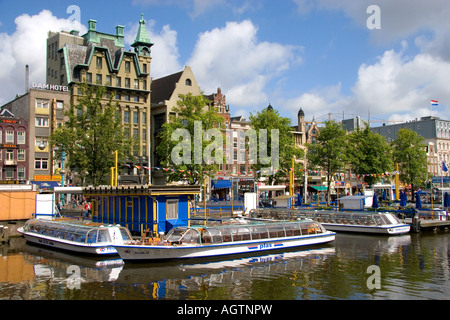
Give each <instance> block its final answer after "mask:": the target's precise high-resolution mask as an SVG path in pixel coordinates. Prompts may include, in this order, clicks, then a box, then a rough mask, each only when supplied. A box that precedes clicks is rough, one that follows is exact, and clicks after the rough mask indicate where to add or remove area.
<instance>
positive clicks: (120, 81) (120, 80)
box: [116, 77, 122, 87]
mask: <svg viewBox="0 0 450 320" xmlns="http://www.w3.org/2000/svg"><path fill="white" fill-rule="evenodd" d="M121 86H122V78H121V77H116V87H121Z"/></svg>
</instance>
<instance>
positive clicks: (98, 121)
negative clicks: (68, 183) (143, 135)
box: [50, 83, 134, 186]
mask: <svg viewBox="0 0 450 320" xmlns="http://www.w3.org/2000/svg"><path fill="white" fill-rule="evenodd" d="M80 89H81V96H80V98H79V99H78V101H77V104H71V105H70V106H69V110H67V111H66V112H65V116H66V117H67V118H68V121H67V122H66V123H65V124H64V125H63V126H61V127H59V128H57V129H56V130H55V131H54V132H53V133H52V135H51V136H50V141H51V143H52V144H53V145H54V146H55V147H58V148H57V152H56V157H58V158H59V157H61V153H62V152H63V151H64V152H65V153H66V155H67V162H66V165H67V166H70V167H74V168H76V169H75V170H77V171H78V173H79V174H80V175H81V177H83V178H84V177H87V178H88V179H87V180H88V181H87V183H92V184H93V185H94V186H98V185H100V184H105V183H108V182H107V181H106V177H107V176H108V175H109V173H110V168H111V167H112V166H113V165H114V151H115V150H117V151H118V155H119V159H124V158H126V157H128V158H130V157H131V156H130V155H131V151H132V150H133V146H134V141H132V140H130V139H126V138H125V135H124V131H123V128H122V124H121V117H120V115H119V113H118V112H117V111H118V104H117V103H113V102H112V99H110V100H109V101H108V102H106V103H105V100H103V98H104V96H105V93H106V87H101V86H92V85H88V84H86V83H83V84H81V85H80ZM111 96H112V95H111ZM83 180H84V179H83Z"/></svg>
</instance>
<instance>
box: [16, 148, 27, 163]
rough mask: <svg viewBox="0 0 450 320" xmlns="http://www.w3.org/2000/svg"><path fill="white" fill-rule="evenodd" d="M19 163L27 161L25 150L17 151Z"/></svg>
mask: <svg viewBox="0 0 450 320" xmlns="http://www.w3.org/2000/svg"><path fill="white" fill-rule="evenodd" d="M17 161H25V150H23V149H21V150H17Z"/></svg>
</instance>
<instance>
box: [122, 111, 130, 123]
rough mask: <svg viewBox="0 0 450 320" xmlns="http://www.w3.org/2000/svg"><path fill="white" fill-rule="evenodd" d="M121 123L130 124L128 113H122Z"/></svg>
mask: <svg viewBox="0 0 450 320" xmlns="http://www.w3.org/2000/svg"><path fill="white" fill-rule="evenodd" d="M123 122H124V123H130V111H124V112H123Z"/></svg>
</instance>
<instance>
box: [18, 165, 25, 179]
mask: <svg viewBox="0 0 450 320" xmlns="http://www.w3.org/2000/svg"><path fill="white" fill-rule="evenodd" d="M17 180H25V168H24V167H19V168H17Z"/></svg>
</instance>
